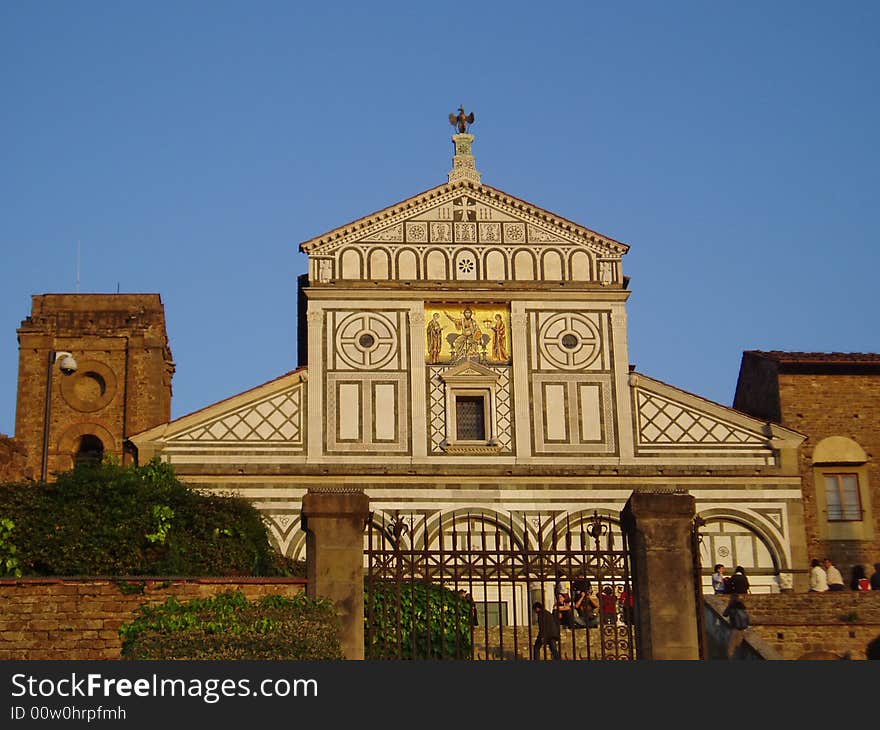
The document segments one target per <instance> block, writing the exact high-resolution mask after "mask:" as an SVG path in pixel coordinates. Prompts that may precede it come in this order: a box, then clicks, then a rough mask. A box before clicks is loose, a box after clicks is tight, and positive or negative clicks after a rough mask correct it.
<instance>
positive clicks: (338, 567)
mask: <svg viewBox="0 0 880 730" xmlns="http://www.w3.org/2000/svg"><path fill="white" fill-rule="evenodd" d="M369 514H370V500H369V498H368V497H367V495H366V494H364V493H363V492H362V491H361V490H359V489H326V490H321V489H310V490H309V491H308V492H307V493H306V494H305V496H304V497H303V501H302V513H301V520H302V528H303V529H304V530H305V531H306V533H307V534H306V563H307V571H308V572H307V576H308V580H309V583H308V586H307V588H306V593H307V595H308V596H309V597H310V598H317V597H321V598H328V599H330V600H331V601H333V603H334V604H335V605H336V613H337V615H338V616H339V620H340V622H341V625H342V628H341V631H340V641H341V643H342V652H343V655H344V656H345V658H346V659H363V658H364V528H365V527H366V523H367V520H368V519H369Z"/></svg>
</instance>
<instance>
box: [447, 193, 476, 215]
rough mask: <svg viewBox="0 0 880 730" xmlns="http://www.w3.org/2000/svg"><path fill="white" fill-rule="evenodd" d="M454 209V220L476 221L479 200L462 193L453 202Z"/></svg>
mask: <svg viewBox="0 0 880 730" xmlns="http://www.w3.org/2000/svg"><path fill="white" fill-rule="evenodd" d="M452 206H453V207H452V210H453V211H454V218H453V220H457V221H475V220H476V219H477V201H475V200H474V199H473V198H469V197H467V196H466V195H462V196H461V197H460V198H458V199H456V200H455V201H453V203H452Z"/></svg>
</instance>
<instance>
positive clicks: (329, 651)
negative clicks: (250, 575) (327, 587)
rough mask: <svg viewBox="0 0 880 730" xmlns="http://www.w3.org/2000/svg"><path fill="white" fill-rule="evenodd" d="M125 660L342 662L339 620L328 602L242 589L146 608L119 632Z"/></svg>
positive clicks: (168, 601)
mask: <svg viewBox="0 0 880 730" xmlns="http://www.w3.org/2000/svg"><path fill="white" fill-rule="evenodd" d="M119 635H120V637H121V638H122V656H123V658H126V659H196V660H206V659H211V660H231V659H264V660H265V659H273V660H304V659H311V660H316V659H341V658H342V650H341V647H340V643H339V621H338V619H337V617H336V610H335V609H334V607H333V604H332V603H331V602H330V601H327V600H325V599H321V598H319V599H314V600H313V599H310V598H308V597H307V596H306V595H305V594H300V595H297V596H295V597H293V598H288V597H286V596H282V595H278V594H271V595H268V596H265V597H263V598H260V599H257V600H254V601H249V600H248V599H247V598H246V597H245V595H244V594H243V593H242V592H241V591H227V592H225V593H221V594H219V595H217V596H214V597H212V598H198V599H194V600H191V601H187V602H185V603H181V602H180V601H179V600H178V599H177V598H176V597H174V596H172V597H171V598H169V599H167V600H166V601H165V602H164V603H162V604H158V605H153V606H149V605H145V606H142V607H141V609H140V610H139V612H138V614H137V616H136V618H135V620H134V621H132V622H130V623H127V624H124V625H123V626H122V627H121V628H120V629H119Z"/></svg>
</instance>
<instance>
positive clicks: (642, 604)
mask: <svg viewBox="0 0 880 730" xmlns="http://www.w3.org/2000/svg"><path fill="white" fill-rule="evenodd" d="M695 514H696V510H695V500H694V498H693V496H691V495H690V494H688V493H687V492H686V491H685V490H683V489H676V490H665V491H664V490H655V491H635V492H633V493H632V495H630V498H629V499H628V500H627V503H626V505H625V506H624V508H623V511H622V512H621V525H622V527H623V529H624V530H625V531H626V536H627V543H628V545H629V550H630V555H631V565H632V572H633V577H634V587H635V595H636V611H637V615H638V630H637V631H636V651H637V657H638V658H639V659H699V658H700V637H699V626H698V623H697V610H698V607H697V602H696V587H695V584H694V556H693V547H692V535H693V521H694V516H695ZM699 610H702V606H700V607H699Z"/></svg>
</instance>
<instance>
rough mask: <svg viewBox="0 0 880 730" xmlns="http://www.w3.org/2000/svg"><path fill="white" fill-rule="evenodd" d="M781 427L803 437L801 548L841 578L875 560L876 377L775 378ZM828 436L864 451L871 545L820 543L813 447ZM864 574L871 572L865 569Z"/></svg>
mask: <svg viewBox="0 0 880 730" xmlns="http://www.w3.org/2000/svg"><path fill="white" fill-rule="evenodd" d="M779 397H780V401H781V406H782V425H783V426H787V427H789V428H793V429H795V430H796V431H801V432H802V433H806V434H808V438H807V440H806V441H805V442H804V444H803V446H802V447H801V454H800V471H801V474H802V475H803V480H804V487H803V489H804V521H805V523H806V525H807V550H808V552H809V554H810V555H811V556H813V557H818V558H821V557H823V556H825V555H828V556H829V557H831V558H832V559H833V560H834V561H835V562H836V563H837V566H838V567H839V568H840V571H841V573H843V575H844V579H845V580H847V581H848V580H849V569H850V567H851V566H852V565H854V564H856V563H861V564H864V565H865V566H866V567H868V566H871V565H873V564H874V563H875V562H877V561H880V461H878V459H877V456H880V417H878V416H880V413H878V409H880V376H878V375H827V374H818V375H816V374H798V373H780V374H779ZM828 436H845V437H846V438H849V439H852V440H853V441H855V442H856V443H858V444H859V445H860V446H861V447H862V448H863V449H864V450H865V452H866V453H867V455H868V458H869V459H870V461H869V462H868V481H869V484H870V486H871V502H872V504H873V506H874V540H873V541H870V542H869V541H837V540H835V541H829V540H820V539H819V536H818V524H819V523H818V521H819V519H820V518H822V515H821V514H820V510H821V509H823V507H824V506H823V505H817V504H816V486H815V484H814V478H813V449H815V447H816V444H817V443H819V441H821V440H822V439H824V438H826V437H828ZM867 572H868V575H870V574H871V572H872V571H871V569H870V567H868V571H867Z"/></svg>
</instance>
